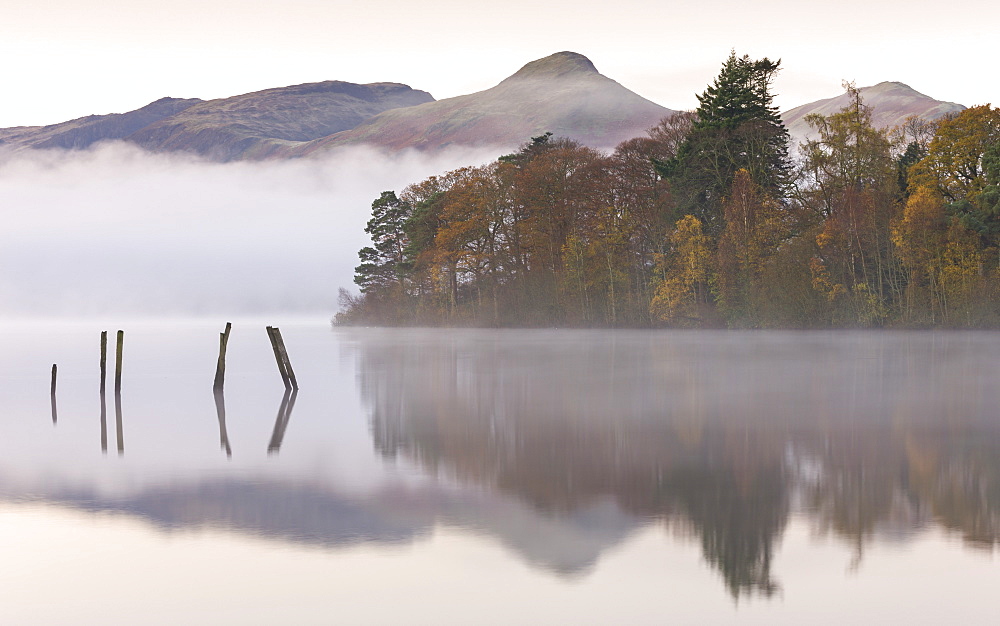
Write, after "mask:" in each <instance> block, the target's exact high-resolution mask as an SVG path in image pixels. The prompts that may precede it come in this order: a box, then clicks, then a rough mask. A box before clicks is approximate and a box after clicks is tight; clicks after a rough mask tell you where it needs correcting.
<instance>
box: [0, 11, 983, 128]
mask: <svg viewBox="0 0 1000 626" xmlns="http://www.w3.org/2000/svg"><path fill="white" fill-rule="evenodd" d="M998 7H1000V4H998V3H995V2H991V1H989V0H953V1H952V2H948V3H940V2H931V1H929V0H911V1H910V2H908V3H905V4H903V3H899V2H883V1H879V0H841V1H840V2H837V3H824V4H815V3H803V2H801V1H800V0H794V1H793V0H758V1H757V2H745V1H735V0H699V1H697V2H694V1H689V0H682V1H674V2H670V1H662V0H661V1H652V0H617V1H615V2H609V3H602V4H597V3H593V4H588V3H585V2H580V1H579V0H573V1H569V0H558V1H544V0H505V1H504V2H492V3H478V2H468V1H466V2H460V1H458V0H424V1H422V2H412V1H409V2H403V1H401V0H369V1H368V2H345V1H341V0H281V1H280V2H278V1H275V0H172V1H171V2H165V1H160V2H156V3H153V2H146V1H144V0H99V1H98V0H0V58H2V59H3V62H2V63H0V85H2V93H3V98H2V100H0V127H5V126H15V125H35V124H48V123H54V122H58V121H64V120H67V119H71V118H74V117H79V116H82V115H87V114H91V113H115V112H124V111H128V110H132V109H135V108H138V107H140V106H142V105H144V104H147V103H149V102H151V101H153V100H155V99H157V98H160V97H162V96H174V97H199V98H205V99H209V98H215V97H224V96H231V95H236V94H240V93H246V92H249V91H255V90H258V89H265V88H268V87H278V86H284V85H290V84H296V83H303V82H315V81H320V80H331V79H337V80H346V81H351V82H359V83H365V82H378V81H391V82H402V83H406V84H408V85H410V86H411V87H414V88H416V89H423V90H425V91H429V92H430V93H431V94H432V95H433V96H434V97H435V98H437V99H441V98H446V97H450V96H456V95H461V94H464V93H470V92H473V91H478V90H481V89H486V88H489V87H491V86H493V85H495V84H496V83H497V82H499V81H500V80H502V79H503V78H505V77H507V76H508V75H510V74H512V73H513V72H515V71H516V70H517V69H518V68H519V67H520V66H522V65H523V64H525V63H527V62H528V61H531V60H534V59H537V58H540V57H543V56H546V55H549V54H552V53H554V52H558V51H562V50H572V51H574V52H579V53H581V54H584V55H586V56H588V57H589V58H590V59H591V60H592V61H593V62H594V64H595V65H596V66H597V68H598V70H600V71H601V73H603V74H605V75H606V76H609V77H611V78H613V79H615V80H617V81H618V82H620V83H622V84H623V85H625V86H626V87H628V88H630V89H632V90H633V91H635V92H637V93H639V94H640V95H642V96H645V97H646V98H649V99H650V100H653V101H655V102H657V103H659V104H662V105H664V106H666V107H669V108H673V109H686V108H693V107H694V106H695V105H696V101H695V98H694V94H695V93H698V92H701V91H702V90H703V89H704V88H705V86H706V85H707V84H708V83H709V82H710V81H711V79H712V78H713V77H714V76H715V75H716V73H717V72H718V69H719V66H720V64H721V63H722V61H723V60H724V59H725V57H726V56H727V55H728V54H729V50H730V49H731V48H733V49H735V50H736V52H737V53H738V54H743V53H746V54H750V55H751V56H753V57H763V56H768V57H770V58H772V59H774V58H781V60H782V67H783V68H784V69H783V71H782V73H781V74H780V76H779V78H778V80H777V82H776V85H775V87H776V92H777V93H778V98H777V104H778V105H779V106H780V107H781V108H782V109H788V108H791V107H794V106H797V105H799V104H803V103H806V102H810V101H812V100H816V99H820V98H826V97H832V96H835V95H837V94H838V93H840V92H841V81H842V80H845V79H846V80H853V81H855V82H856V84H857V85H858V86H867V85H871V84H875V83H878V82H881V81H884V80H896V81H901V82H904V83H907V84H909V85H910V86H911V87H913V88H914V89H916V90H918V91H920V92H922V93H925V94H927V95H929V96H931V97H934V98H937V99H940V100H948V101H953V102H959V103H962V104H965V105H975V104H984V103H986V102H993V103H994V104H998V103H1000V96H998V91H1000V80H998V79H997V76H996V73H995V59H996V42H997V35H996V25H997V24H998V23H1000V8H998Z"/></svg>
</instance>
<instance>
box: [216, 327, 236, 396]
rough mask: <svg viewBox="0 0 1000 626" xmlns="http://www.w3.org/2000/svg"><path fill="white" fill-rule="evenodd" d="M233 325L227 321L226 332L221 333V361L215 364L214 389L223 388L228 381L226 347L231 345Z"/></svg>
mask: <svg viewBox="0 0 1000 626" xmlns="http://www.w3.org/2000/svg"><path fill="white" fill-rule="evenodd" d="M232 327H233V325H232V323H230V322H226V332H224V333H220V334H219V362H218V363H217V364H216V366H215V384H214V385H213V386H212V388H213V389H216V390H218V389H222V386H223V385H224V384H225V383H226V347H227V346H228V345H229V331H230V330H231V329H232Z"/></svg>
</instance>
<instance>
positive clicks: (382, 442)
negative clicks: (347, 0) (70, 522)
mask: <svg viewBox="0 0 1000 626" xmlns="http://www.w3.org/2000/svg"><path fill="white" fill-rule="evenodd" d="M335 336H336V338H337V341H339V345H340V346H341V347H342V349H343V350H344V352H343V353H342V354H341V357H346V358H343V359H342V362H343V363H347V364H349V365H348V366H347V367H344V368H343V370H337V371H344V372H348V375H349V376H354V377H356V379H355V380H351V379H347V380H346V381H344V382H342V381H337V382H338V384H341V387H338V388H337V391H336V392H335V393H334V392H332V391H331V392H330V393H329V395H328V396H327V397H326V398H325V399H323V400H322V401H320V400H319V392H317V391H316V389H318V388H320V387H321V386H319V385H317V387H315V388H314V387H310V389H313V391H310V392H309V393H308V394H306V395H303V396H302V398H301V399H300V401H299V405H300V406H299V409H298V410H299V411H300V413H301V415H300V416H299V417H297V420H298V426H297V429H296V431H295V434H296V435H301V437H300V438H299V439H298V440H297V442H296V447H295V449H294V450H292V448H291V445H292V440H291V439H290V440H289V442H288V444H287V445H288V448H287V451H286V453H283V454H281V455H280V457H278V458H272V459H271V460H270V461H268V462H267V463H266V464H261V463H259V461H260V460H261V459H262V458H264V456H265V453H264V446H263V442H264V441H265V440H266V439H267V437H268V434H269V433H270V440H269V441H268V445H267V453H268V454H274V453H277V452H278V451H279V450H280V449H281V447H282V443H283V441H284V438H285V433H286V430H287V427H288V423H289V421H290V418H291V413H292V410H293V409H294V408H295V405H296V399H297V397H298V396H297V393H296V392H295V391H286V393H285V394H284V395H283V397H282V399H281V402H280V405H279V407H278V412H277V416H276V417H274V414H273V413H271V412H270V411H269V410H268V409H267V402H262V400H265V401H266V400H267V397H266V393H265V392H264V391H261V392H260V393H257V394H256V395H254V394H255V391H254V389H255V388H254V385H253V383H252V382H251V383H249V384H248V385H247V386H244V387H239V386H238V385H235V389H232V388H231V389H230V401H231V402H238V403H239V402H242V404H237V405H236V406H238V407H239V412H240V420H238V421H237V422H235V423H233V424H231V425H230V426H231V427H232V429H233V432H232V436H233V437H234V438H236V439H237V442H238V441H240V440H239V437H241V436H246V437H248V439H247V440H246V441H247V442H248V443H247V445H246V446H243V445H240V446H238V447H240V449H241V450H243V449H246V450H247V452H246V454H243V453H241V454H240V455H238V457H240V458H238V459H235V460H233V461H232V462H227V461H222V460H221V459H219V456H220V455H219V454H218V449H217V448H215V446H214V443H211V441H210V440H209V441H206V446H205V454H210V455H211V456H210V458H211V463H209V464H206V465H205V466H203V467H199V466H198V461H195V460H193V458H194V456H195V454H196V453H195V452H192V450H191V449H189V448H188V447H184V444H183V443H180V442H182V441H185V438H186V437H188V436H189V435H190V436H193V435H191V434H190V433H189V432H188V431H187V430H185V429H184V428H180V427H179V426H178V424H180V423H181V422H180V421H176V422H175V421H168V420H155V419H150V420H136V421H135V422H134V427H133V429H134V432H133V434H132V435H131V436H130V441H132V442H133V443H131V444H130V457H134V458H130V462H129V464H128V465H126V464H116V465H117V466H118V469H119V470H120V472H119V473H117V474H116V473H114V472H111V473H108V474H104V470H105V469H107V468H105V467H104V466H103V465H102V466H101V470H100V472H97V473H95V474H94V475H93V476H92V477H90V478H89V479H87V478H78V477H77V475H76V472H77V468H76V467H75V466H73V467H72V468H71V469H68V470H65V475H63V476H57V478H58V479H53V478H50V476H53V475H56V474H57V472H49V471H48V468H45V472H44V473H43V474H44V475H43V477H42V478H39V479H38V480H37V482H36V483H34V484H30V485H27V486H24V485H21V484H19V483H18V482H17V481H18V480H20V479H19V478H18V476H19V472H17V471H9V472H4V473H0V498H2V499H14V500H16V499H18V498H31V499H42V500H46V501H51V502H56V503H62V504H68V505H70V506H73V507H75V508H80V509H83V510H88V511H110V512H120V513H125V514H128V515H132V516H136V517H140V518H142V519H145V520H148V521H149V522H151V523H153V524H155V525H156V526H158V527H163V528H177V527H185V528H198V527H212V528H225V529H229V530H231V531H234V532H240V533H248V534H252V535H255V536H260V537H268V538H272V539H276V540H280V541H287V542H295V543H298V544H304V545H312V546H323V547H330V548H333V547H341V546H354V545H358V544H363V543H376V544H400V543H409V542H413V541H416V540H418V539H419V538H422V537H427V536H430V535H432V534H434V533H435V532H436V530H437V529H439V528H441V527H447V528H451V529H461V530H469V531H472V532H474V533H476V534H478V535H481V536H485V537H489V538H491V539H492V540H494V541H496V542H498V543H500V544H501V545H503V546H505V547H506V548H507V550H508V551H509V553H510V554H513V555H516V558H517V559H519V560H522V561H524V562H527V563H529V564H531V565H532V566H533V567H535V568H537V569H538V570H541V571H544V572H546V573H551V574H554V575H557V576H560V577H564V578H582V577H584V576H587V575H588V574H590V573H591V572H593V571H594V569H595V567H596V566H597V564H598V563H599V562H600V560H601V558H602V556H604V555H606V554H608V553H609V551H611V550H612V548H615V547H616V546H620V545H622V544H623V542H625V541H626V540H627V539H628V538H630V537H632V536H633V535H638V534H640V531H643V530H645V532H646V533H661V532H662V533H664V534H669V535H670V537H678V538H680V540H681V541H682V542H684V543H685V544H687V545H690V546H694V547H697V549H698V550H699V551H700V554H701V556H702V558H703V559H704V561H705V562H706V563H707V564H708V565H709V566H710V567H711V568H712V569H713V570H714V571H715V572H717V575H718V577H719V579H720V580H721V582H722V583H723V584H724V586H725V588H726V589H727V590H728V591H729V593H730V594H731V595H732V596H733V597H737V598H739V597H743V596H748V595H756V596H761V597H765V598H766V597H773V596H776V595H780V593H781V591H782V589H783V586H782V583H785V588H786V589H787V588H789V587H790V586H791V584H790V583H791V581H790V580H787V579H786V580H784V581H783V580H782V574H784V575H785V576H788V574H787V571H786V570H784V569H781V570H776V569H775V560H776V554H778V552H779V547H780V546H781V545H782V541H783V539H785V538H786V535H788V534H789V533H788V529H789V528H790V527H793V522H794V524H797V525H798V527H799V528H801V524H802V523H803V522H802V520H805V521H806V522H807V523H808V524H809V525H810V526H811V527H812V530H813V531H814V532H815V534H817V535H825V536H828V537H832V538H835V539H836V540H837V541H840V542H842V543H843V544H844V545H846V546H847V547H848V550H849V554H850V556H849V559H851V561H850V565H851V567H854V568H863V567H864V566H865V563H866V562H865V559H866V558H870V556H869V555H870V554H871V553H870V548H871V547H872V546H874V545H878V544H887V543H897V544H904V543H906V542H910V541H912V540H913V539H914V538H916V537H918V536H920V535H921V534H922V533H925V532H926V531H927V530H929V529H946V530H947V531H950V532H952V533H954V534H955V536H957V537H959V538H960V539H961V541H962V542H963V543H964V544H965V545H967V546H971V547H973V548H975V549H979V550H995V549H996V547H997V546H998V544H1000V424H998V419H997V416H996V415H995V413H994V411H995V407H996V406H1000V386H997V385H995V384H994V381H995V380H996V379H997V374H1000V364H998V362H997V360H996V357H995V355H996V354H1000V336H994V335H991V334H855V333H831V334H822V333H802V334H780V333H747V334H741V333H701V332H692V333H604V332H558V333H546V332H541V331H538V332H534V331H532V332H507V331H456V330H448V331H443V330H442V331H428V330H392V331H385V330H383V331H376V330H351V331H347V332H340V333H338V334H336V335H335ZM303 345H306V344H303ZM328 345H329V344H328ZM325 349H326V350H329V347H327V348H325ZM181 352H182V353H183V351H181ZM317 354H319V356H317ZM261 356H262V357H265V358H261V359H260V360H259V361H260V364H261V365H262V366H263V365H268V366H269V367H271V365H270V361H269V360H267V359H269V358H270V354H268V353H267V352H266V351H264V350H262V351H261ZM335 357H336V355H332V354H330V353H329V352H326V353H323V352H322V351H320V350H317V351H316V353H313V354H312V356H311V358H307V359H305V360H304V361H303V363H304V364H305V367H303V368H300V369H301V370H302V372H303V373H304V374H305V373H307V372H310V371H315V369H316V368H318V367H319V365H317V364H318V363H320V361H321V360H322V359H326V360H327V361H332V360H335ZM137 360H138V359H137ZM186 360H187V359H186V355H185V359H181V360H179V362H185V363H186ZM261 369H262V373H261V378H260V379H261V380H264V379H267V380H270V378H272V377H273V371H272V370H271V369H267V370H266V371H263V367H262V368H261ZM328 371H330V370H328ZM265 374H266V378H265V376H264V375H265ZM339 375H341V376H343V374H339ZM130 380H131V379H130ZM150 380H151V378H150V377H149V376H147V377H146V378H143V377H142V376H136V380H135V383H133V384H134V386H130V389H136V390H139V391H133V392H132V393H133V394H134V395H131V396H130V398H132V400H131V402H133V403H134V404H136V406H135V407H133V408H134V409H135V410H137V411H138V412H139V413H140V414H142V415H146V414H155V410H156V407H155V406H152V407H151V405H149V404H146V405H143V404H142V402H143V400H144V399H145V398H147V396H148V394H149V389H150V388H151V387H149V386H147V387H142V384H143V383H144V382H145V383H148V382H149V381H150ZM239 380H240V378H239V377H235V378H234V381H233V383H237V382H238V381H239ZM252 380H255V379H251V381H252ZM156 384H159V383H156ZM227 384H230V383H227ZM331 386H333V382H331ZM354 386H356V389H357V390H358V392H359V395H360V400H361V404H362V405H363V407H362V409H361V411H362V412H361V413H358V412H356V410H355V409H351V410H347V409H345V408H344V407H345V406H349V404H347V403H345V402H344V401H343V399H344V398H345V397H349V396H350V394H351V389H352V388H353V387H354ZM182 387H183V386H178V387H177V388H182ZM143 389H145V392H143V391H141V390H143ZM102 392H103V385H102ZM90 393H92V391H91V392H90ZM198 394H199V395H198V398H200V399H203V400H207V398H205V397H204V394H203V392H201V391H199V392H198ZM88 396H89V394H88ZM262 396H263V397H262ZM67 397H69V394H68V393H65V392H64V393H63V402H64V403H65V402H66V401H67ZM89 397H92V396H89ZM273 399H274V398H271V401H273ZM225 400H226V398H225V397H224V396H223V395H222V394H221V393H217V394H215V406H216V412H217V417H218V423H219V440H220V444H221V446H222V448H223V449H225V450H226V454H227V456H229V455H231V447H230V432H229V428H227V422H226V405H225ZM199 401H200V400H199ZM101 402H102V447H103V448H106V447H107V425H106V417H105V412H106V411H105V406H104V405H105V403H104V394H103V393H102V394H101ZM197 406H199V407H202V406H203V405H200V404H199V405H197ZM255 408H260V411H258V412H257V413H254V411H255ZM115 410H116V427H117V436H118V449H119V451H120V452H123V450H124V444H123V437H122V418H121V413H122V407H121V397H120V393H116V394H115ZM64 411H65V408H64ZM180 411H183V412H185V414H190V415H194V416H197V420H194V418H192V422H188V424H189V425H190V424H193V423H194V422H195V421H196V422H197V425H196V426H191V428H192V429H193V428H195V427H199V428H200V427H202V426H205V427H207V428H208V429H209V431H211V429H213V428H214V427H213V426H212V425H211V424H205V423H204V421H203V417H201V416H203V415H204V408H199V409H198V410H191V411H188V407H187V406H186V405H185V406H184V407H182V409H181V410H180ZM209 411H210V409H209ZM71 413H72V411H71ZM255 414H256V418H254V417H253V416H254V415H255ZM254 419H256V423H254V421H253V420H254ZM272 419H274V423H273V427H272V426H271V420H272ZM31 422H32V423H34V424H37V420H34V421H31ZM334 422H336V423H337V424H339V426H340V428H341V430H333V431H328V430H326V428H327V427H329V426H331V425H332V424H333V423H334ZM349 422H350V423H352V424H353V425H352V426H350V427H348V426H347V424H348V423H349ZM130 423H133V422H130ZM164 423H169V426H164ZM358 426H360V428H358ZM365 426H367V432H366V431H365V429H364V427H365ZM154 427H157V428H163V430H160V431H153V432H156V434H157V435H158V436H151V435H150V432H151V431H150V429H151V428H154ZM47 430H48V429H47V428H46V431H47ZM65 430H66V429H64V428H63V425H62V424H60V431H65ZM53 432H55V431H53ZM88 433H89V434H88V435H87V437H88V439H89V437H92V436H93V431H92V430H90V429H89V428H88ZM60 434H64V433H59V432H56V434H55V435H53V438H55V436H56V435H60ZM166 435H169V436H166ZM204 435H207V436H208V437H209V438H211V437H214V435H212V434H211V432H205V433H204ZM170 437H173V439H170ZM250 437H253V438H252V439H251V438H250ZM350 437H353V439H350ZM202 439H204V437H202ZM168 440H169V441H172V442H173V445H172V446H171V447H174V446H176V447H179V448H183V449H184V450H185V453H184V454H183V455H177V456H176V458H173V457H169V460H168V461H167V462H166V467H167V469H166V471H165V473H163V474H155V476H154V478H152V479H151V478H150V477H149V476H150V474H143V473H142V469H143V463H147V462H148V459H147V457H148V456H155V455H153V454H152V450H151V448H150V447H149V442H156V445H157V446H159V447H158V448H157V453H159V452H161V451H162V450H163V449H165V448H166V447H167V446H166V445H165V444H161V442H164V441H168ZM199 440H200V439H199ZM303 441H308V442H309V445H310V446H314V447H312V448H308V449H307V448H306V447H303V446H300V445H299V444H301V443H302V442H303ZM253 442H256V443H253ZM369 443H370V445H371V447H372V449H373V451H374V458H373V456H372V455H369V454H368V453H367V450H362V451H359V449H363V448H365V447H366V446H367V445H368V444H369ZM91 446H92V442H91V443H86V446H85V447H86V448H87V449H88V450H89V449H90V447H91ZM258 446H259V447H258ZM335 446H339V447H335ZM15 447H16V446H15ZM60 450H61V449H60ZM141 452H146V453H147V454H140V453H141ZM255 454H256V455H257V458H256V459H255V458H254V455H255ZM344 459H349V460H348V461H344ZM338 460H339V461H342V462H343V463H344V465H341V466H336V465H335V462H336V461H338ZM217 461H218V462H221V463H222V465H218V464H216V462H217ZM161 462H162V455H161ZM355 462H357V463H358V465H359V466H361V467H363V468H364V469H359V470H357V475H354V474H352V472H353V471H354V467H353V465H351V464H353V463H355ZM15 464H16V461H11V462H10V463H8V467H10V466H15V467H16V465H15ZM85 465H86V464H85V463H83V462H81V467H85ZM348 466H350V469H345V467H348ZM331 467H333V468H335V469H331ZM115 471H117V470H115ZM130 472H132V473H130ZM25 474H28V473H27V472H26V473H25ZM140 474H142V479H139V478H137V476H139V475H140ZM362 474H364V476H361V475H362ZM401 476H402V477H403V478H402V479H401V478H400V477H401ZM105 478H107V480H104V479H105ZM112 478H113V479H114V480H111V479H112ZM352 479H354V480H355V481H356V483H352V482H351V480H352ZM25 480H26V479H25ZM88 480H89V482H88ZM788 578H789V579H790V578H792V577H791V576H788ZM715 589H717V587H716V588H715Z"/></svg>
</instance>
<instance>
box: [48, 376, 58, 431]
mask: <svg viewBox="0 0 1000 626" xmlns="http://www.w3.org/2000/svg"><path fill="white" fill-rule="evenodd" d="M50 389H51V390H50V392H49V398H50V400H51V401H52V423H53V424H55V423H56V421H57V419H58V418H57V416H56V364H55V363H53V364H52V386H51V388H50Z"/></svg>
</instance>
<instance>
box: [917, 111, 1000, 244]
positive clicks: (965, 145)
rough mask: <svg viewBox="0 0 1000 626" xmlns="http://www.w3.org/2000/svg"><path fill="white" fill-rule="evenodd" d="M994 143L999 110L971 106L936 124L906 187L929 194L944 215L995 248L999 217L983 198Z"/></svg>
mask: <svg viewBox="0 0 1000 626" xmlns="http://www.w3.org/2000/svg"><path fill="white" fill-rule="evenodd" d="M998 144H1000V109H994V108H991V107H990V106H989V105H983V106H978V107H972V108H970V109H966V110H964V111H962V112H961V113H959V114H957V115H955V116H953V117H951V118H948V119H945V120H942V121H941V122H940V124H939V125H938V128H937V132H936V133H935V135H934V138H933V139H932V140H931V142H930V144H929V146H928V148H927V155H926V156H925V157H924V158H922V159H921V160H920V161H919V162H917V163H916V164H915V165H914V166H913V167H912V168H911V170H910V172H909V179H910V184H911V186H913V187H921V186H923V187H929V188H930V189H932V190H934V191H935V192H936V193H937V194H939V195H940V196H941V197H942V198H943V199H944V200H945V202H947V203H948V212H949V214H951V215H954V216H956V217H958V218H959V220H961V222H962V225H963V226H964V227H965V228H967V229H969V230H972V231H975V232H976V233H978V234H979V235H980V236H981V237H983V239H984V244H985V245H992V246H996V245H998V244H1000V216H998V215H997V213H996V202H995V199H994V196H993V195H991V194H989V193H987V192H988V191H989V190H988V188H989V187H990V181H989V180H988V178H987V174H988V171H989V170H990V168H991V167H995V166H991V163H995V162H996V159H997V158H998V157H997V156H996V154H997V150H998V148H997V147H996V146H997V145H998ZM995 180H996V177H994V181H995ZM994 185H995V183H994ZM984 193H986V196H985V197H984Z"/></svg>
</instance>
